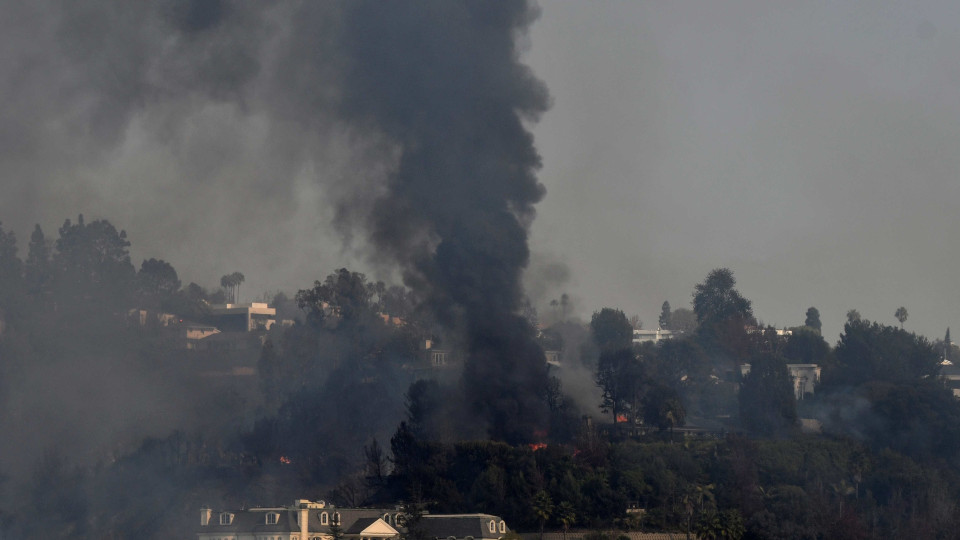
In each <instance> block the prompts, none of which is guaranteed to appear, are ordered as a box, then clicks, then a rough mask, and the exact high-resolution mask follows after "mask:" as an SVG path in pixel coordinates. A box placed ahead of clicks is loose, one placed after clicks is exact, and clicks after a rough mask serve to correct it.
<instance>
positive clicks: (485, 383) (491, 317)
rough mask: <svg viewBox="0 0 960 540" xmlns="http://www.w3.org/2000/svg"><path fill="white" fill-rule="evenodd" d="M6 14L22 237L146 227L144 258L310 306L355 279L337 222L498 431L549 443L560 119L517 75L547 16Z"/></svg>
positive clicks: (3, 61)
mask: <svg viewBox="0 0 960 540" xmlns="http://www.w3.org/2000/svg"><path fill="white" fill-rule="evenodd" d="M4 11H5V17H4V18H3V21H2V22H0V30H2V36H3V37H2V38H0V39H3V42H4V47H3V51H4V52H3V53H0V74H2V77H0V81H2V82H0V85H2V88H3V92H4V97H5V99H4V100H3V101H2V103H0V117H2V118H3V120H2V121H0V142H2V144H0V176H2V178H3V184H2V186H3V187H2V189H3V194H2V197H0V219H2V220H3V222H4V224H5V225H6V226H7V228H12V229H14V230H15V231H17V233H18V236H19V237H20V238H21V239H24V238H26V233H27V232H28V231H30V230H31V229H32V226H33V223H35V222H40V223H41V224H42V225H43V226H44V228H45V229H46V230H47V231H48V234H49V232H52V229H53V227H54V226H56V225H57V224H59V223H60V222H61V221H62V220H63V219H64V218H65V217H72V216H75V215H76V214H78V213H81V212H82V213H85V214H86V215H87V216H88V217H90V218H97V217H103V218H107V219H110V220H111V221H113V222H114V223H116V224H117V225H118V226H119V227H123V228H125V229H127V231H128V232H129V234H130V238H131V240H132V242H133V245H134V249H135V250H137V249H139V250H142V251H141V252H140V253H137V252H136V251H135V252H134V257H135V259H137V258H139V257H140V256H145V257H146V256H158V257H163V258H165V259H167V260H169V261H171V262H172V263H173V264H174V265H175V266H177V268H178V269H180V270H181V275H182V277H183V278H184V280H185V281H189V280H194V279H196V280H200V281H203V280H210V279H214V278H215V276H218V275H221V274H223V273H227V272H229V271H234V270H242V271H244V273H245V274H246V275H247V276H248V277H250V281H249V282H248V284H247V286H248V290H252V291H253V292H254V294H255V293H259V292H261V291H262V290H263V288H265V285H266V282H268V280H267V279H264V278H263V277H262V274H265V273H267V272H268V269H269V271H270V272H272V274H273V275H272V276H271V277H270V280H269V282H270V286H272V287H277V286H279V287H288V288H289V287H293V286H304V285H306V284H307V283H309V281H308V280H306V279H303V270H302V269H303V267H304V266H306V267H307V268H308V269H309V279H312V278H317V277H320V276H321V275H323V274H324V273H325V272H327V271H329V269H331V268H333V267H334V265H335V264H349V263H350V260H349V259H347V260H344V255H343V252H341V253H340V254H334V255H332V256H331V255H326V254H324V255H323V256H321V255H320V254H318V249H319V248H318V247H317V246H318V245H323V242H324V237H325V234H326V233H324V230H327V229H330V223H331V222H333V223H334V224H335V226H336V229H337V230H338V231H339V236H340V237H341V238H345V239H346V240H347V241H348V242H347V244H348V245H350V246H352V247H355V248H357V249H356V250H354V251H357V252H361V253H363V254H364V255H365V259H366V260H368V261H371V262H372V263H373V264H375V265H376V266H377V268H381V269H386V270H385V271H392V269H397V268H399V275H402V277H403V279H404V281H405V283H407V284H408V285H409V286H411V287H412V288H414V289H415V291H416V292H417V293H418V295H419V296H420V297H421V298H423V299H424V301H425V302H426V303H427V305H429V306H430V307H431V308H432V309H433V311H434V312H435V313H436V314H437V316H438V318H439V319H440V320H442V321H444V322H445V323H446V324H447V326H448V328H449V330H450V331H451V334H452V335H456V336H458V339H460V340H462V346H463V347H464V349H465V350H466V351H467V352H468V362H467V371H468V376H467V377H466V378H465V381H470V383H465V384H466V388H465V393H466V395H470V396H478V397H479V398H480V399H478V400H476V401H475V402H474V403H473V404H472V405H473V407H474V410H475V411H476V412H477V413H479V414H480V415H481V418H482V420H483V421H484V423H485V424H486V425H487V426H488V428H489V429H490V433H491V434H492V435H493V436H495V437H498V438H506V439H511V440H521V439H525V438H529V437H530V436H531V434H532V431H534V430H535V429H541V428H542V427H543V424H544V420H545V410H544V405H543V404H544V399H543V392H544V389H545V380H546V373H545V371H544V370H545V368H544V365H543V362H542V352H541V351H540V350H539V347H537V345H536V344H535V342H534V341H533V339H532V334H531V329H530V328H529V326H528V325H527V324H526V323H525V321H524V320H523V319H522V318H520V317H518V316H516V315H515V312H516V311H517V308H518V305H519V301H520V298H521V296H522V290H521V289H522V287H521V275H522V273H523V270H524V268H525V266H526V265H527V262H528V259H529V251H528V247H527V228H528V225H529V223H530V221H531V220H532V219H533V216H534V209H533V206H534V204H535V203H536V202H537V201H538V200H540V198H541V197H542V196H543V193H544V191H543V188H542V186H541V185H540V184H539V183H538V182H537V180H536V177H535V175H534V173H535V171H536V169H537V168H538V167H539V156H538V155H537V153H536V151H535V149H534V147H533V142H532V135H531V134H530V132H529V131H528V130H527V128H526V126H525V123H526V122H532V121H535V120H536V119H537V117H538V115H539V114H540V113H542V112H543V111H544V110H545V109H546V108H547V105H548V101H549V100H548V95H547V92H546V89H545V88H544V86H543V85H542V84H541V83H540V82H539V81H538V80H537V79H536V78H534V77H533V75H532V74H531V73H530V71H529V70H528V69H527V68H526V67H525V66H524V65H523V64H521V63H520V62H519V56H520V53H521V50H520V48H519V45H518V44H519V43H522V39H523V37H524V34H525V32H526V30H527V27H528V25H529V24H530V23H531V22H532V20H533V19H534V18H535V16H536V10H534V9H532V8H531V7H530V6H529V5H528V4H527V3H526V2H524V1H511V2H496V3H486V2H450V1H446V0H437V1H430V2H421V3H417V4H416V5H413V4H406V3H394V2H387V3H384V2H364V1H361V2H343V3H333V2H289V3H259V2H244V3H241V2H224V1H217V0H199V1H193V2H180V1H161V2H151V3H145V2H121V1H115V0H102V1H93V2H83V3H77V2H22V3H15V4H10V5H7V6H5V8H4ZM304 239H307V241H306V242H304ZM314 240H316V243H315V244H314ZM327 240H329V239H327ZM338 249H339V248H338ZM354 251H351V252H354ZM200 254H202V256H198V255H200ZM258 261H259V262H258ZM264 261H270V262H269V264H267V263H266V262H264ZM277 261H279V262H277ZM135 262H138V261H136V260H135ZM251 266H254V268H251ZM289 268H297V270H289ZM261 270H262V272H260V271H261ZM198 274H200V275H201V277H199V278H198V277H195V276H197V275H198ZM258 274H261V275H260V276H258ZM258 280H259V281H258ZM278 281H279V282H278ZM207 283H209V281H208V282H207ZM258 285H259V286H261V287H263V288H260V289H258ZM518 418H524V419H526V420H525V422H526V423H525V424H524V425H522V426H521V425H517V424H518V422H517V419H518Z"/></svg>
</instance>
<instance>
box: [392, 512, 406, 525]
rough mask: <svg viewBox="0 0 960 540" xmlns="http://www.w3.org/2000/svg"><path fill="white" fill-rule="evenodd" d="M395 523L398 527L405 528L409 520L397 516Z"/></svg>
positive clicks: (395, 516)
mask: <svg viewBox="0 0 960 540" xmlns="http://www.w3.org/2000/svg"><path fill="white" fill-rule="evenodd" d="M393 522H394V523H396V524H397V525H398V526H400V527H403V526H404V525H406V524H407V518H406V516H404V515H403V514H396V515H394V516H393Z"/></svg>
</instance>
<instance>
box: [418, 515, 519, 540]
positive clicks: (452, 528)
mask: <svg viewBox="0 0 960 540" xmlns="http://www.w3.org/2000/svg"><path fill="white" fill-rule="evenodd" d="M491 520H492V521H493V522H494V523H495V526H494V530H495V531H496V532H490V525H489V524H490V521H491ZM501 521H503V520H502V519H500V518H499V517H497V516H492V515H490V514H463V515H434V516H431V515H429V514H428V515H425V516H423V519H422V521H421V523H422V524H423V529H424V532H425V536H426V537H427V538H440V539H441V540H442V539H444V538H447V537H449V536H455V537H457V538H466V537H468V536H472V537H474V538H478V539H479V538H499V537H501V536H503V535H504V534H505V533H501V532H500V522H501ZM506 531H507V532H510V529H509V528H507V529H506Z"/></svg>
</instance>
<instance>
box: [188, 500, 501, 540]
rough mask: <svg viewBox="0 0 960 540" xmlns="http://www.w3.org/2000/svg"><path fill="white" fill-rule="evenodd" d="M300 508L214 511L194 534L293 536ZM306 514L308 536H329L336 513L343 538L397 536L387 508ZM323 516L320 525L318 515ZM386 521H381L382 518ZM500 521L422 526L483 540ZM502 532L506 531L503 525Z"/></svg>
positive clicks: (468, 519)
mask: <svg viewBox="0 0 960 540" xmlns="http://www.w3.org/2000/svg"><path fill="white" fill-rule="evenodd" d="M300 511H301V509H300V508H252V509H249V510H237V511H232V512H228V511H214V512H212V514H211V516H210V522H209V524H208V525H206V526H202V527H201V528H200V530H199V531H198V532H201V533H204V534H209V533H214V534H216V533H227V534H231V533H232V534H236V533H239V532H243V533H295V532H299V531H300V523H299V519H300ZM270 512H275V513H277V514H278V516H277V522H276V523H271V524H267V518H266V516H267V514H268V513H270ZM225 513H226V514H233V520H232V521H231V523H230V524H229V525H221V524H220V515H221V514H225ZM306 513H307V530H308V531H309V532H310V533H324V534H329V533H330V526H331V525H332V524H333V523H334V516H335V514H339V517H340V522H339V525H340V528H341V530H342V531H343V533H344V534H345V535H350V536H370V537H388V536H393V535H396V534H398V533H399V531H398V530H397V529H398V528H402V527H399V526H396V525H393V524H394V523H396V519H397V515H398V514H400V513H401V512H400V511H398V510H396V509H390V508H336V507H326V508H309V509H306ZM323 514H327V520H326V523H325V524H323V520H322V515H323ZM385 515H386V516H388V519H386V520H385V519H384V518H383V517H384V516H385ZM491 521H493V522H494V532H491V531H490V522H491ZM501 523H503V520H502V519H501V518H499V517H498V516H494V515H490V514H444V515H431V514H426V515H424V516H422V521H421V524H422V527H423V530H424V533H425V536H426V537H427V538H440V539H446V538H449V537H451V536H453V537H456V538H460V539H463V538H467V537H473V538H474V539H475V540H480V539H483V538H500V537H502V536H503V533H501V532H500V526H501ZM504 530H506V531H509V529H508V528H506V525H504Z"/></svg>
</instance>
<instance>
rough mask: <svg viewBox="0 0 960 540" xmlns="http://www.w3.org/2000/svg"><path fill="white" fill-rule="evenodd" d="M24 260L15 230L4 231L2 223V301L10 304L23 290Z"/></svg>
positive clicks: (0, 274) (0, 295)
mask: <svg viewBox="0 0 960 540" xmlns="http://www.w3.org/2000/svg"><path fill="white" fill-rule="evenodd" d="M22 271H23V262H22V261H21V260H20V258H19V257H17V238H16V236H15V235H14V233H13V231H7V232H4V230H3V226H2V224H0V303H2V304H6V305H8V306H9V304H10V303H11V301H12V299H13V297H14V296H15V295H18V294H20V293H21V291H22V276H23V274H22Z"/></svg>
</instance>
